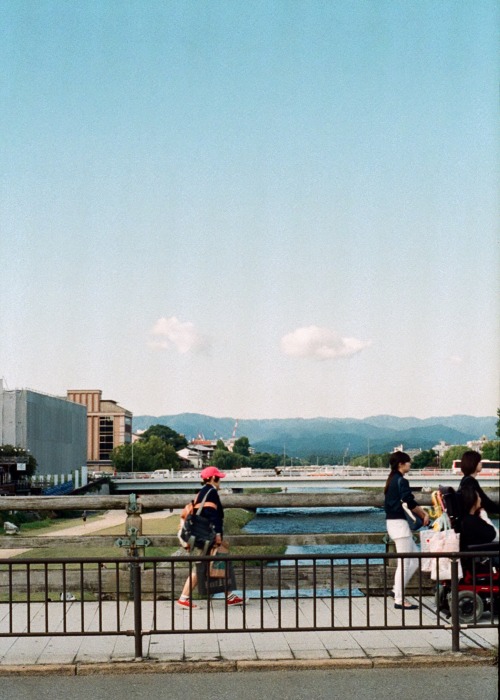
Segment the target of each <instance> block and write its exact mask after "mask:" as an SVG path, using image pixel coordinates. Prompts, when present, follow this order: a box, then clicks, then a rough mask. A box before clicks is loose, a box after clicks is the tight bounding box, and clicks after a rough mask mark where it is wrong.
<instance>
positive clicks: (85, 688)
mask: <svg viewBox="0 0 500 700" xmlns="http://www.w3.org/2000/svg"><path fill="white" fill-rule="evenodd" d="M103 697H105V698H106V700H123V699H124V698H126V699H127V700H144V698H148V697H151V698H157V700H162V699H163V698H168V700H186V699H190V698H196V697H200V698H203V700H234V699H235V698H238V700H260V699H261V698H267V697H272V698H273V700H310V699H311V698H314V700H337V699H338V700H346V698H354V697H355V698H357V700H364V699H365V698H366V700H390V699H391V698H413V697H414V698H417V697H426V698H428V697H431V698H439V700H456V699H457V698H471V699H472V700H475V699H476V698H480V699H481V700H497V698H498V676H497V668H496V667H491V666H483V665H481V666H468V667H458V666H453V667H451V666H450V667H446V666H444V667H432V668H411V667H410V668H397V667H395V668H392V667H391V668H385V669H381V668H379V669H352V670H341V669H339V670H325V671H322V670H314V671H289V670H283V671H259V672H246V673H172V674H162V673H158V674H156V673H155V674H143V675H140V674H134V675H125V674H124V675H105V676H76V677H71V678H66V677H42V678H37V677H20V678H9V677H6V678H1V679H0V699H1V700H59V698H71V699H72V700H100V698H103Z"/></svg>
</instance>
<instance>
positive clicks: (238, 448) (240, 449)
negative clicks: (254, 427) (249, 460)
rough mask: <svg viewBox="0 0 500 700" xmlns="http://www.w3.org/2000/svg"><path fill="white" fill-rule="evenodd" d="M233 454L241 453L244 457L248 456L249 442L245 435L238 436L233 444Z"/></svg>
mask: <svg viewBox="0 0 500 700" xmlns="http://www.w3.org/2000/svg"><path fill="white" fill-rule="evenodd" d="M233 452H234V454H238V455H243V456H244V457H249V456H250V442H249V440H248V438H247V437H245V436H242V437H240V438H238V439H237V440H236V441H235V443H234V445H233Z"/></svg>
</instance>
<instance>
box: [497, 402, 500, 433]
mask: <svg viewBox="0 0 500 700" xmlns="http://www.w3.org/2000/svg"><path fill="white" fill-rule="evenodd" d="M497 416H498V420H497V438H500V408H497Z"/></svg>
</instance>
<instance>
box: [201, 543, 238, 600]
mask: <svg viewBox="0 0 500 700" xmlns="http://www.w3.org/2000/svg"><path fill="white" fill-rule="evenodd" d="M220 549H221V550H222V551H219V548H217V549H214V550H212V554H214V555H215V557H216V559H215V560H211V561H210V562H207V561H205V562H198V563H197V564H196V574H197V579H198V592H199V594H200V595H202V596H211V595H214V593H229V592H230V591H234V589H235V588H236V576H235V573H234V566H233V562H232V561H228V560H227V559H226V560H225V561H224V559H223V558H224V557H225V555H226V554H227V549H225V548H224V547H221V548H220ZM218 558H220V561H217V559H218Z"/></svg>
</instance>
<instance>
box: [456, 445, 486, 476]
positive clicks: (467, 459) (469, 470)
mask: <svg viewBox="0 0 500 700" xmlns="http://www.w3.org/2000/svg"><path fill="white" fill-rule="evenodd" d="M480 461H481V455H480V454H479V452H476V451H475V450H467V452H464V453H463V455H462V459H461V460H460V469H461V470H462V474H463V475H464V476H470V475H471V474H474V472H475V471H476V469H477V465H478V464H479V462H480Z"/></svg>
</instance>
